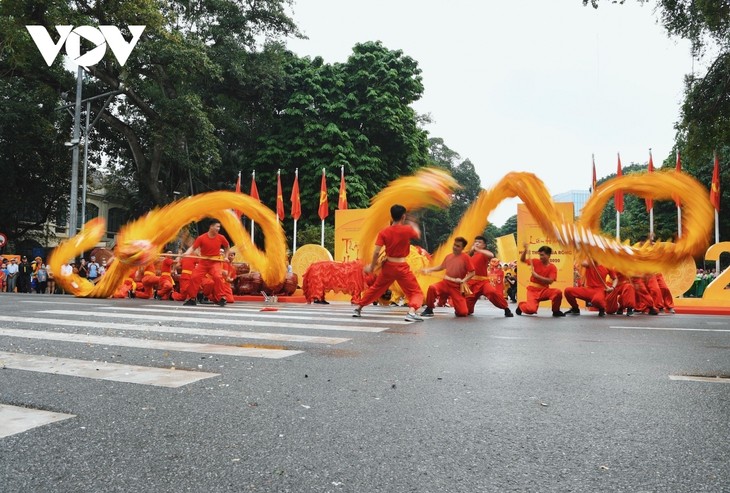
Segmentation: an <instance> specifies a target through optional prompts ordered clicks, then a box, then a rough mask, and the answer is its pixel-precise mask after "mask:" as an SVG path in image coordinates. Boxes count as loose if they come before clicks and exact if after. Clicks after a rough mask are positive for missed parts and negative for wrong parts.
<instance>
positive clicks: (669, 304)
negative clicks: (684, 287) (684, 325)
mask: <svg viewBox="0 0 730 493" xmlns="http://www.w3.org/2000/svg"><path fill="white" fill-rule="evenodd" d="M656 282H657V285H658V286H659V292H660V293H661V297H662V303H661V305H662V306H663V307H664V311H665V312H667V313H674V296H672V292H671V291H670V290H669V286H667V281H665V280H664V275H663V274H662V273H661V272H659V273H657V275H656ZM654 304H655V305H658V304H659V303H658V302H657V300H656V299H655V300H654Z"/></svg>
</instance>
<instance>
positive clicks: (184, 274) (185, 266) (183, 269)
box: [172, 249, 198, 301]
mask: <svg viewBox="0 0 730 493" xmlns="http://www.w3.org/2000/svg"><path fill="white" fill-rule="evenodd" d="M178 253H179V254H180V255H182V254H183V251H182V249H180V250H179V251H178ZM197 262H198V260H197V259H195V258H191V257H181V258H180V286H179V288H180V292H173V293H172V299H173V300H175V301H184V300H185V299H186V298H187V293H188V286H189V285H190V275H191V274H192V273H193V270H195V264H196V263H197ZM195 296H196V297H197V293H196V295H195Z"/></svg>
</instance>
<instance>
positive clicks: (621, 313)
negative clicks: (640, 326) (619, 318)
mask: <svg viewBox="0 0 730 493" xmlns="http://www.w3.org/2000/svg"><path fill="white" fill-rule="evenodd" d="M626 310H627V311H628V310H630V308H627V309H626ZM623 314H624V309H623V308H619V309H618V310H616V315H623Z"/></svg>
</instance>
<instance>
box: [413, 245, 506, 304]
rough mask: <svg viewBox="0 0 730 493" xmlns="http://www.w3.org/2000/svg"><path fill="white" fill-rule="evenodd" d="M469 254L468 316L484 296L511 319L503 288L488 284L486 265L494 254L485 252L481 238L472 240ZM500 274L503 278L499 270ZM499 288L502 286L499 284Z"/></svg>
mask: <svg viewBox="0 0 730 493" xmlns="http://www.w3.org/2000/svg"><path fill="white" fill-rule="evenodd" d="M469 253H470V255H471V263H472V264H473V265H474V277H472V278H471V279H470V280H469V289H471V292H472V294H470V295H469V296H467V297H466V306H467V311H468V312H469V314H470V315H471V314H472V313H474V305H476V302H477V300H478V299H479V297H480V296H481V295H484V296H486V298H487V299H488V300H489V301H491V302H492V304H493V305H494V306H496V307H497V308H501V309H502V310H504V316H505V317H512V316H513V315H512V311H511V310H510V309H509V307H508V306H507V300H506V299H504V295H503V294H502V292H503V288H502V287H497V286H495V285H494V284H492V282H490V278H489V268H488V265H489V264H491V262H492V260H494V254H493V253H492V252H490V251H489V250H487V239H486V238H484V237H483V236H477V237H476V238H474V244H473V245H472V247H471V250H470V251H469ZM500 272H502V276H504V272H503V271H502V269H501V268H500ZM503 278H504V277H503ZM500 286H502V285H501V284H500ZM421 316H423V313H421Z"/></svg>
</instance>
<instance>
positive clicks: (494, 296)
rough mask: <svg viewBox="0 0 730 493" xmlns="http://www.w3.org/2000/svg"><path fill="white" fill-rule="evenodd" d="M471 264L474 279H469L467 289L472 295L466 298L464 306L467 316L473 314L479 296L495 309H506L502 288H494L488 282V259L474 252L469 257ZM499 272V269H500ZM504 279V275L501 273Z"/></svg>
mask: <svg viewBox="0 0 730 493" xmlns="http://www.w3.org/2000/svg"><path fill="white" fill-rule="evenodd" d="M471 263H472V265H473V266H474V277H472V278H471V279H469V288H470V289H471V292H472V294H470V295H469V296H467V297H466V306H467V309H468V310H467V311H468V312H469V314H472V313H474V305H476V303H477V300H478V299H479V297H480V296H481V295H484V296H485V297H486V298H487V299H488V300H489V301H490V302H491V303H492V304H493V305H494V306H496V307H497V308H501V309H503V310H504V309H505V308H507V300H506V299H504V296H503V295H502V291H503V288H502V287H501V284H500V287H496V286H495V285H494V284H492V283H491V282H490V278H489V269H488V266H489V263H490V259H489V257H487V256H486V255H484V254H483V253H481V252H474V254H473V255H472V257H471ZM500 271H501V269H500ZM502 278H504V273H502Z"/></svg>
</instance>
